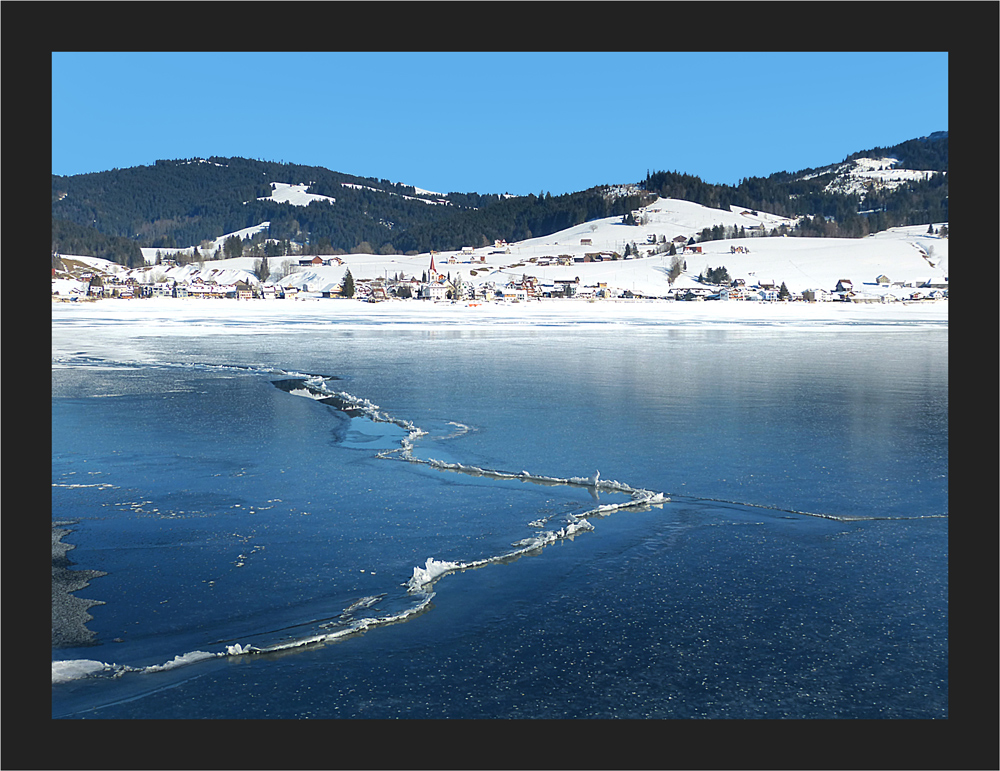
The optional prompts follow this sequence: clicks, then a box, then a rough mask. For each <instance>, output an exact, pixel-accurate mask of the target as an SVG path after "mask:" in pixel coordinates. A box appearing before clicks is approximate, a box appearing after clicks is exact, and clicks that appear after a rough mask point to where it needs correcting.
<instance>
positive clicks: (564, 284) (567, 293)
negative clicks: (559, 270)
mask: <svg viewBox="0 0 1000 771" xmlns="http://www.w3.org/2000/svg"><path fill="white" fill-rule="evenodd" d="M552 283H553V284H554V286H555V293H556V295H557V296H561V297H574V296H576V293H577V287H578V286H579V284H580V279H579V278H576V279H572V280H571V279H560V278H557V279H554V280H553V282H552Z"/></svg>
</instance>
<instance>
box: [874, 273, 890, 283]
mask: <svg viewBox="0 0 1000 771" xmlns="http://www.w3.org/2000/svg"><path fill="white" fill-rule="evenodd" d="M875 283H876V284H888V283H890V282H889V277H888V276H886V275H881V276H876V277H875Z"/></svg>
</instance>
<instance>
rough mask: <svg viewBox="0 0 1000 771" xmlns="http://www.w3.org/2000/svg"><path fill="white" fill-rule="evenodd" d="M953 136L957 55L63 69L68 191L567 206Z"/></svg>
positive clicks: (432, 56) (177, 62)
mask: <svg viewBox="0 0 1000 771" xmlns="http://www.w3.org/2000/svg"><path fill="white" fill-rule="evenodd" d="M947 129H948V54H947V53H946V52H937V53H935V52H913V53H906V52H886V53H866V52H843V53H810V52H802V53H795V52H787V53H782V52H762V53H753V52H744V53H725V52H720V53H711V52H679V53H655V52H653V53H642V52H640V53H617V52H601V53H586V52H580V53H574V52H553V53H541V52H540V53H530V52H525V53H518V52H511V53H485V52H484V53H477V52H468V53H462V52H454V53H451V52H436V53H435V52H430V53H419V52H407V53H391V52H387V53H378V52H350V53H268V52H248V53H210V52H205V53H198V52H194V53H142V52H107V53H87V52H74V53H53V56H52V172H53V173H54V174H63V175H71V174H82V173H87V172H93V171H105V170H108V169H112V168H127V167H130V166H141V165H148V164H152V163H154V162H155V161H156V160H157V159H163V158H192V157H208V156H212V155H215V156H227V157H230V156H240V157H244V158H259V159H261V160H268V161H284V162H288V163H298V164H303V165H309V166H324V167H326V168H329V169H332V170H334V171H339V172H344V173H348V174H356V175H358V176H364V177H377V178H380V179H389V180H391V181H393V182H402V183H405V184H409V185H415V186H417V187H421V188H425V189H429V190H434V191H437V192H441V193H447V192H473V191H474V192H479V193H505V192H509V193H513V194H518V195H526V194H528V193H538V192H540V191H543V190H544V191H546V192H550V193H552V194H553V195H558V194H561V193H566V192H572V191H576V190H584V189H586V188H588V187H592V186H594V185H600V184H616V183H625V182H638V181H641V180H642V179H644V178H645V175H646V172H647V171H657V170H665V171H679V172H685V173H689V174H694V175H696V176H699V177H701V178H702V179H703V180H705V181H706V182H711V183H719V184H736V183H738V182H739V181H740V180H741V179H742V178H744V177H752V176H767V175H768V174H771V173H773V172H777V171H798V170H800V169H804V168H812V167H817V166H823V165H826V164H829V163H836V162H838V161H841V160H843V159H844V157H846V156H847V155H849V154H851V153H854V152H857V151H860V150H867V149H869V148H872V147H879V146H889V145H893V144H896V143H898V142H902V141H905V140H907V139H913V138H915V137H919V136H925V135H927V134H930V133H931V132H934V131H943V130H947ZM287 181H288V182H298V181H303V182H304V181H308V180H287Z"/></svg>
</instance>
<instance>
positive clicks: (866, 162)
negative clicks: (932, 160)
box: [802, 158, 942, 195]
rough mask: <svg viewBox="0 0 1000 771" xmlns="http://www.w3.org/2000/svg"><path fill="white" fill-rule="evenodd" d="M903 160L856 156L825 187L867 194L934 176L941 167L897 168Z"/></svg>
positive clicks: (831, 190) (845, 193)
mask: <svg viewBox="0 0 1000 771" xmlns="http://www.w3.org/2000/svg"><path fill="white" fill-rule="evenodd" d="M897 163H899V160H898V159H896V158H856V159H855V160H853V161H849V162H847V163H845V164H843V165H841V166H839V167H837V168H836V169H835V170H834V172H835V174H836V177H835V179H834V180H833V181H832V182H830V183H829V184H828V185H827V186H826V187H825V188H824V190H825V191H826V192H828V193H843V194H844V195H864V194H865V193H867V192H868V191H869V190H875V191H884V190H893V189H895V188H897V187H899V186H900V185H905V184H907V183H909V182H920V181H922V180H925V179H930V178H931V177H932V176H933V175H935V174H940V173H942V172H939V171H918V170H915V169H894V168H893V166H895V165H896V164H897ZM814 176H818V174H809V175H806V176H804V177H802V179H810V178H811V177H814Z"/></svg>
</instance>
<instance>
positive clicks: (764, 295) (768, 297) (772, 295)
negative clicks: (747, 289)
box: [757, 286, 778, 303]
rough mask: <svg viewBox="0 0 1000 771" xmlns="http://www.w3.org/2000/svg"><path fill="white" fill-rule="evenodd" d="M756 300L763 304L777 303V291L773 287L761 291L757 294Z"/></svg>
mask: <svg viewBox="0 0 1000 771" xmlns="http://www.w3.org/2000/svg"><path fill="white" fill-rule="evenodd" d="M757 298H758V299H759V300H762V301H763V302H769V303H773V302H777V301H778V290H777V289H775V288H774V287H773V286H772V287H771V288H770V289H763V288H762V289H761V290H760V291H759V292H757Z"/></svg>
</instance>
